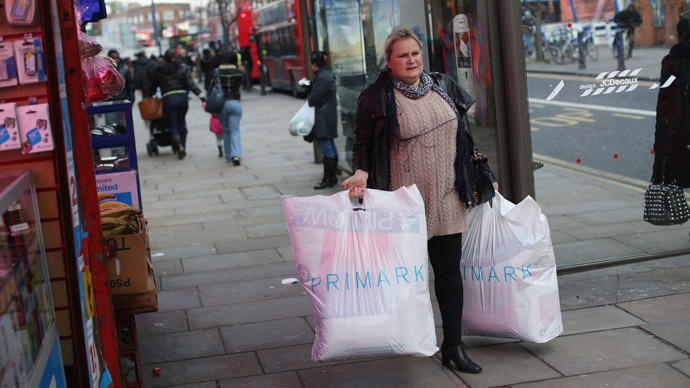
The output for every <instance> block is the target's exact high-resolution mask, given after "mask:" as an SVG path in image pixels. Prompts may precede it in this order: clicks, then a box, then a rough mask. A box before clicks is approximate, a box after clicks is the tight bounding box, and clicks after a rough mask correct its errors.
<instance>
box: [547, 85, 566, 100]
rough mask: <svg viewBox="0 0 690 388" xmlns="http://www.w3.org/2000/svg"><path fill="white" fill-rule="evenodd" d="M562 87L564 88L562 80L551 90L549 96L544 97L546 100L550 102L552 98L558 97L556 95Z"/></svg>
mask: <svg viewBox="0 0 690 388" xmlns="http://www.w3.org/2000/svg"><path fill="white" fill-rule="evenodd" d="M564 86H565V82H563V80H561V82H559V83H558V85H556V88H555V89H553V92H551V94H549V96H548V97H546V99H547V100H548V101H550V100H553V99H554V98H556V96H557V95H558V93H560V91H561V89H563V87H564Z"/></svg>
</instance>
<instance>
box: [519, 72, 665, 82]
mask: <svg viewBox="0 0 690 388" xmlns="http://www.w3.org/2000/svg"><path fill="white" fill-rule="evenodd" d="M526 72H527V73H537V74H562V75H579V76H585V77H592V78H596V76H598V75H599V74H600V73H578V72H576V71H551V70H537V69H534V70H531V69H527V71H526ZM637 78H639V79H640V81H649V82H660V81H659V78H658V77H643V76H639V75H638V76H637Z"/></svg>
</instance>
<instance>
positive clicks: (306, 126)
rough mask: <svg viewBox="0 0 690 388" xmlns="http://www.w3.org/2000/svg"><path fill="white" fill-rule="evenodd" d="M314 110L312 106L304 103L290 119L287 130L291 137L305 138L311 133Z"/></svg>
mask: <svg viewBox="0 0 690 388" xmlns="http://www.w3.org/2000/svg"><path fill="white" fill-rule="evenodd" d="M315 114H316V113H315V110H314V107H313V106H309V102H305V103H304V105H302V107H301V108H299V110H298V111H297V113H295V115H294V116H292V118H291V119H290V125H289V127H288V129H289V130H290V134H291V135H292V136H307V135H308V134H309V133H311V129H312V127H313V126H314V121H315V120H316V119H315Z"/></svg>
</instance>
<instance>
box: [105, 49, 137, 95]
mask: <svg viewBox="0 0 690 388" xmlns="http://www.w3.org/2000/svg"><path fill="white" fill-rule="evenodd" d="M108 56H109V57H110V58H112V59H113V60H114V61H115V63H116V64H117V71H118V72H119V73H120V75H122V77H123V78H124V79H125V87H124V88H122V91H121V92H120V94H118V95H116V96H113V97H111V98H110V100H111V101H120V100H129V101H131V102H134V90H135V88H134V77H132V70H131V69H130V68H129V66H128V65H127V62H125V61H123V60H122V58H120V53H118V52H117V50H110V51H108Z"/></svg>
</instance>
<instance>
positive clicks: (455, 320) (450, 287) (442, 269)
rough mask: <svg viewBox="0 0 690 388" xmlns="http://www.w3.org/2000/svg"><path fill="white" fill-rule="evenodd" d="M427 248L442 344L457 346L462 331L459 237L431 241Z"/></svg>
mask: <svg viewBox="0 0 690 388" xmlns="http://www.w3.org/2000/svg"><path fill="white" fill-rule="evenodd" d="M427 247H428V249H429V261H430V262H431V266H432V267H433V269H434V278H435V282H434V290H435V291H436V299H437V300H438V305H439V307H440V309H441V320H442V321H443V341H444V342H446V343H448V344H452V345H455V344H459V343H460V338H461V337H460V334H461V331H462V330H461V329H462V275H461V274H460V257H461V254H462V233H458V234H451V235H447V236H436V237H432V238H431V239H430V240H429V241H428V243H427Z"/></svg>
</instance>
